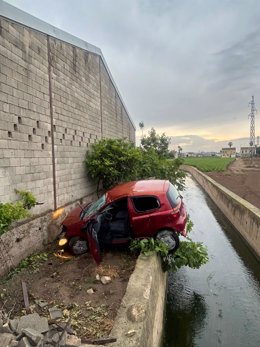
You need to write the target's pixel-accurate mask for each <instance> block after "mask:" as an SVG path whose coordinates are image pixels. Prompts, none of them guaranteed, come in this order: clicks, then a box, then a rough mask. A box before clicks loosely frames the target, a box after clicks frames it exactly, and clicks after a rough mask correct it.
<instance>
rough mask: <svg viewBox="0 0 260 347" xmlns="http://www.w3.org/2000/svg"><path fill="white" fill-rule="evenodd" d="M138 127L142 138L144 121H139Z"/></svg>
mask: <svg viewBox="0 0 260 347" xmlns="http://www.w3.org/2000/svg"><path fill="white" fill-rule="evenodd" d="M139 128H140V129H141V131H142V138H143V136H144V134H143V131H144V130H143V129H144V122H140V123H139Z"/></svg>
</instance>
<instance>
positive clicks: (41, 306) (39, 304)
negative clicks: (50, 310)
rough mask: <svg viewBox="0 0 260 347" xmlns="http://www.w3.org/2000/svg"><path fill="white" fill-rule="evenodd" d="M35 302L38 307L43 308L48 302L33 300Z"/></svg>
mask: <svg viewBox="0 0 260 347" xmlns="http://www.w3.org/2000/svg"><path fill="white" fill-rule="evenodd" d="M35 303H36V304H37V305H38V306H40V308H44V307H46V306H48V302H46V301H43V300H35Z"/></svg>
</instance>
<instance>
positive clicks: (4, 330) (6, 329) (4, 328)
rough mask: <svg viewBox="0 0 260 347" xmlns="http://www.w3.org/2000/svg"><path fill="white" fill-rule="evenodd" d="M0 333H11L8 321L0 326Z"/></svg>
mask: <svg viewBox="0 0 260 347" xmlns="http://www.w3.org/2000/svg"><path fill="white" fill-rule="evenodd" d="M0 333H6V334H12V330H11V329H10V328H9V325H8V323H5V324H3V325H2V326H0Z"/></svg>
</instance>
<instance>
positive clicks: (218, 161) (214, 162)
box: [183, 157, 235, 172]
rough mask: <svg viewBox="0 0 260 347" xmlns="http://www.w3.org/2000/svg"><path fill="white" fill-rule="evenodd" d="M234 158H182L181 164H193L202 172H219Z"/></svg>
mask: <svg viewBox="0 0 260 347" xmlns="http://www.w3.org/2000/svg"><path fill="white" fill-rule="evenodd" d="M234 160H235V159H234V158H219V157H202V158H184V163H183V164H186V165H191V166H195V167H196V168H197V169H199V170H200V171H203V172H220V171H225V170H226V169H227V167H228V165H229V164H230V163H232V162H233V161H234Z"/></svg>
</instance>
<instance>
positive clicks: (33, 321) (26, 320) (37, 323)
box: [17, 313, 49, 334]
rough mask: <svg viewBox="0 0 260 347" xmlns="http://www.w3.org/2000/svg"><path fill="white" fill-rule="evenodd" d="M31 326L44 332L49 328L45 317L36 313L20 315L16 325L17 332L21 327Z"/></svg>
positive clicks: (19, 331)
mask: <svg viewBox="0 0 260 347" xmlns="http://www.w3.org/2000/svg"><path fill="white" fill-rule="evenodd" d="M26 328H31V329H34V330H36V331H38V332H39V333H45V332H46V331H48V330H49V324H48V320H47V318H45V317H40V316H39V315H38V313H32V314H28V315H26V316H22V317H21V318H20V320H19V323H18V326H17V332H18V333H19V334H20V333H21V332H22V329H26Z"/></svg>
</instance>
